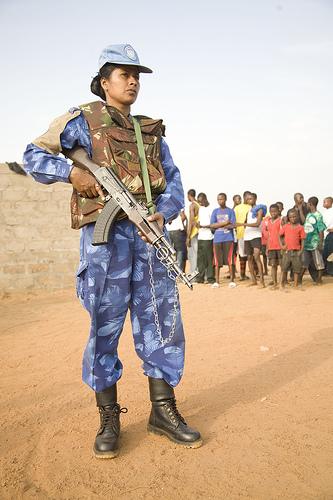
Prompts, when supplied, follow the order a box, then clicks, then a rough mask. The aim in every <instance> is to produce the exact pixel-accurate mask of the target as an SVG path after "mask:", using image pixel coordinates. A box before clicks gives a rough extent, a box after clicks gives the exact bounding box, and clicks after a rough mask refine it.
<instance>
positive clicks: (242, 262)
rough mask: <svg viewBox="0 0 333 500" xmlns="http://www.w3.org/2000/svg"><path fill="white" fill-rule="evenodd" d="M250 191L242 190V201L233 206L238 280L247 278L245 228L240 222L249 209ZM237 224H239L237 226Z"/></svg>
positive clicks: (244, 218) (242, 221) (243, 219)
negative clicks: (238, 270) (248, 198)
mask: <svg viewBox="0 0 333 500" xmlns="http://www.w3.org/2000/svg"><path fill="white" fill-rule="evenodd" d="M250 194H251V192H250V191H244V193H243V203H240V204H239V205H236V206H235V207H234V212H235V217H236V237H237V247H238V248H237V250H238V257H239V267H240V281H244V280H246V279H249V278H248V277H247V276H246V261H247V256H246V253H245V248H244V231H245V228H244V226H242V225H241V224H243V223H244V222H245V221H246V216H247V214H248V212H249V210H250V209H251V205H249V204H248V202H247V197H248V195H250ZM238 224H240V225H239V226H238Z"/></svg>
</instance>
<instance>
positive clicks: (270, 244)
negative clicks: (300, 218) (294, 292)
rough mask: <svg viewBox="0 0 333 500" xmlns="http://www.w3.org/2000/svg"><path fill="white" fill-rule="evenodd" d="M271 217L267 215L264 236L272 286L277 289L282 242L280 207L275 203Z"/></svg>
mask: <svg viewBox="0 0 333 500" xmlns="http://www.w3.org/2000/svg"><path fill="white" fill-rule="evenodd" d="M269 213H270V217H265V219H264V223H263V236H264V238H265V241H266V242H267V257H268V262H269V265H270V266H271V268H272V287H273V289H277V286H278V280H277V269H278V266H279V265H280V261H281V244H280V240H279V236H280V228H281V216H280V211H279V207H278V206H277V205H275V204H273V205H271V206H270V207H269Z"/></svg>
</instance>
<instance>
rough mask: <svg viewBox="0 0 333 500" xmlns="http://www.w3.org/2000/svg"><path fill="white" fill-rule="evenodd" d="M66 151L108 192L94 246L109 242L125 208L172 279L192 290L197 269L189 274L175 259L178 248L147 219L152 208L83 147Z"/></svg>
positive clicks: (68, 156) (64, 152)
mask: <svg viewBox="0 0 333 500" xmlns="http://www.w3.org/2000/svg"><path fill="white" fill-rule="evenodd" d="M63 154H64V155H65V156H66V157H67V158H69V159H70V160H72V161H73V162H74V163H75V166H77V167H80V168H83V169H84V170H88V171H89V172H91V173H92V174H93V175H94V177H95V178H96V179H97V180H98V182H99V183H100V185H101V186H102V187H103V189H104V191H106V193H107V195H106V196H105V198H104V201H105V205H104V208H103V210H102V212H101V213H100V215H99V217H98V219H97V221H96V224H95V229H94V235H93V241H92V245H103V244H106V243H107V242H108V236H109V231H110V229H111V227H112V224H113V223H114V221H115V220H116V218H117V216H118V214H119V212H121V210H123V211H124V212H125V213H126V215H127V216H128V218H129V220H130V221H131V222H133V224H135V226H136V227H137V228H138V229H139V231H140V233H141V234H142V235H143V236H145V237H146V239H147V241H148V243H150V244H151V245H153V247H154V248H155V250H156V256H157V258H158V259H159V261H160V262H161V263H162V264H163V265H164V266H165V267H166V269H167V270H168V272H169V276H170V278H172V279H174V280H176V279H177V278H179V279H180V280H181V281H182V282H183V283H185V284H186V285H187V286H188V287H189V288H190V289H192V288H193V286H192V283H191V281H192V280H193V279H194V278H195V277H196V276H197V274H198V272H197V271H196V272H194V273H191V274H186V273H184V272H183V271H182V270H181V269H180V267H179V266H178V264H177V262H176V251H175V250H174V248H173V247H172V246H171V245H170V243H169V241H168V240H167V239H166V237H165V236H164V233H163V231H162V230H161V229H160V227H159V225H158V224H157V222H155V221H153V222H150V221H148V217H149V210H148V208H147V207H146V205H145V204H144V203H143V202H142V201H137V200H136V199H135V197H134V196H133V195H132V193H130V191H129V190H128V189H127V187H126V186H125V185H124V184H123V183H122V182H121V180H120V179H118V177H117V176H116V175H115V173H114V172H113V171H112V169H111V168H108V167H100V166H99V165H97V164H96V163H95V162H93V161H92V160H91V159H90V158H89V156H88V154H87V153H86V151H85V150H84V149H83V148H81V147H77V148H74V149H71V150H67V149H66V150H63Z"/></svg>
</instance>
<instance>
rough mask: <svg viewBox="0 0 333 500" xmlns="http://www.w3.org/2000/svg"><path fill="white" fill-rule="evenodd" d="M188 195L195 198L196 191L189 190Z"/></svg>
mask: <svg viewBox="0 0 333 500" xmlns="http://www.w3.org/2000/svg"><path fill="white" fill-rule="evenodd" d="M187 194H188V195H189V196H193V197H194V198H195V189H189V190H188V191H187Z"/></svg>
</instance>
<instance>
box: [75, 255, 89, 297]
mask: <svg viewBox="0 0 333 500" xmlns="http://www.w3.org/2000/svg"><path fill="white" fill-rule="evenodd" d="M87 271H88V262H87V261H86V260H83V261H82V262H80V265H79V268H78V270H77V273H76V294H77V296H78V298H79V299H80V301H81V303H82V304H83V302H84V293H85V288H86V287H85V282H86V276H87Z"/></svg>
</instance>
